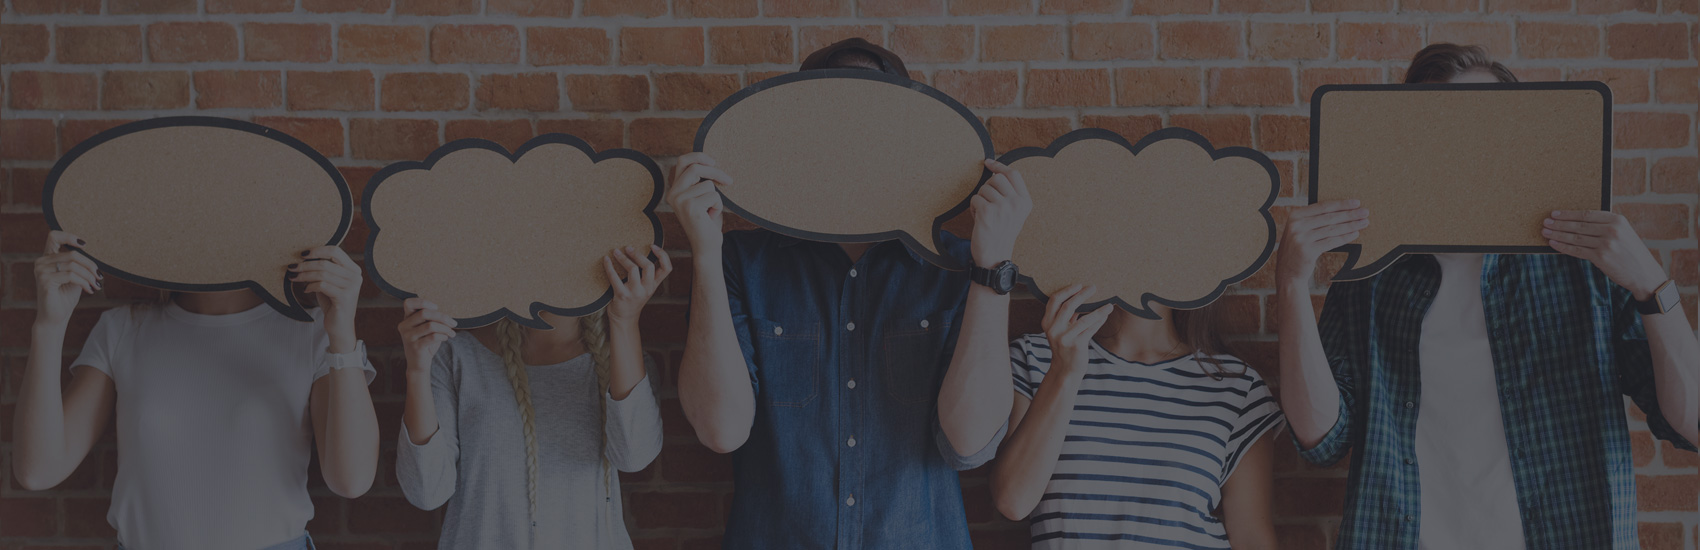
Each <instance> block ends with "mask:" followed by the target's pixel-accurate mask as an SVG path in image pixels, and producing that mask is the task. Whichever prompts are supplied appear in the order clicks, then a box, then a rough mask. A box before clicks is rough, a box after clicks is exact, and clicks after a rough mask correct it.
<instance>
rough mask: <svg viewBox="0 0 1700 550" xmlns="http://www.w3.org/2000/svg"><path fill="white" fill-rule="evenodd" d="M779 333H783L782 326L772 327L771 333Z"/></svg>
mask: <svg viewBox="0 0 1700 550" xmlns="http://www.w3.org/2000/svg"><path fill="white" fill-rule="evenodd" d="M781 334H785V328H784V327H773V335H774V336H779V335H781Z"/></svg>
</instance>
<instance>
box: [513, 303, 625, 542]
mask: <svg viewBox="0 0 1700 550" xmlns="http://www.w3.org/2000/svg"><path fill="white" fill-rule="evenodd" d="M578 326H579V341H580V342H581V343H582V344H584V349H585V351H586V352H589V353H590V358H591V360H592V361H594V362H595V364H596V392H597V393H596V406H597V409H598V410H599V411H600V412H599V413H598V416H599V417H600V418H601V420H602V422H607V421H608V400H607V398H606V397H604V396H606V395H607V394H608V368H609V367H608V322H607V318H606V317H604V316H603V314H602V312H601V311H598V312H596V313H592V314H590V315H586V316H584V317H581V318H579V323H578ZM496 338H497V342H498V346H499V347H500V348H501V355H502V364H503V366H505V367H507V372H508V383H509V384H511V385H512V386H513V388H514V401H515V402H517V403H519V418H520V422H521V423H522V424H523V427H522V429H523V431H524V433H525V494H526V497H527V498H528V499H529V501H530V508H529V510H530V513H531V523H532V525H536V522H537V428H536V426H537V418H536V416H537V415H536V413H535V412H534V411H533V409H532V406H531V382H530V380H528V379H527V378H526V374H525V360H524V359H523V358H522V357H521V354H522V350H523V349H524V346H525V328H524V327H521V326H520V325H519V323H515V322H513V321H510V320H508V319H502V320H501V321H498V322H496ZM601 433H602V442H601V445H598V446H597V447H598V448H599V449H600V448H603V447H606V446H607V445H608V431H607V430H601ZM613 477H614V474H613V471H612V468H610V464H609V462H608V454H607V453H606V452H603V453H602V482H603V484H604V485H605V486H606V487H607V488H608V490H609V491H610V492H612V490H613Z"/></svg>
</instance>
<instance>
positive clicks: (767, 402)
mask: <svg viewBox="0 0 1700 550" xmlns="http://www.w3.org/2000/svg"><path fill="white" fill-rule="evenodd" d="M944 238H945V246H944V249H943V250H941V251H940V252H941V253H943V254H944V255H947V256H950V257H952V258H956V259H958V260H959V261H961V262H963V263H964V264H966V263H967V262H968V261H970V257H969V252H968V242H967V241H965V240H962V239H959V238H956V237H955V236H953V235H950V234H949V233H945V234H944ZM723 254H724V257H723V260H724V266H725V272H726V290H727V295H728V297H729V298H730V299H731V309H732V323H733V325H735V326H736V329H737V333H738V344H739V347H741V348H743V351H744V360H745V361H746V362H747V363H748V365H749V368H750V384H751V385H752V386H754V389H755V398H756V412H755V421H754V425H753V426H751V429H750V436H749V440H747V441H746V442H745V443H744V445H743V446H742V447H739V448H738V450H737V451H735V452H734V453H733V455H732V462H733V472H734V480H735V483H736V491H735V494H734V495H733V499H732V512H731V518H730V520H729V524H728V525H727V526H726V536H725V539H724V546H725V547H726V548H728V549H743V548H762V549H767V548H787V549H804V548H881V549H902V548H917V549H919V548H926V549H935V548H968V547H970V543H969V539H968V526H967V520H966V518H965V517H964V515H963V507H962V493H961V488H960V486H959V485H958V481H957V474H956V472H957V470H965V469H969V468H973V467H975V466H979V465H980V464H983V463H985V462H986V461H988V460H990V459H991V458H992V455H993V453H995V452H996V450H997V446H998V443H999V442H1000V441H1001V440H1002V439H1003V435H1004V431H1005V430H999V432H998V434H997V435H996V436H995V437H994V438H993V439H992V441H991V442H990V443H988V444H987V445H986V446H985V448H984V449H982V450H980V451H978V452H976V453H975V454H974V455H973V456H959V455H957V454H956V452H955V451H954V450H953V449H952V447H951V446H950V443H949V442H948V441H947V440H946V439H945V436H944V433H943V432H942V430H941V428H940V426H939V420H938V407H937V401H938V393H939V387H940V384H941V383H942V382H943V380H944V374H945V370H946V369H947V368H949V365H950V357H951V354H952V353H954V351H955V348H956V337H957V333H958V330H959V328H960V327H961V326H962V312H963V307H964V305H965V303H966V301H967V297H968V288H969V286H968V285H969V284H971V283H970V282H969V280H968V275H967V273H966V272H953V271H947V270H944V269H941V268H939V267H936V266H933V265H932V264H929V263H927V262H926V261H924V260H923V259H922V258H921V257H920V256H918V255H916V254H914V253H913V252H911V251H910V250H909V249H907V248H905V247H904V246H903V244H902V243H899V242H895V241H891V242H883V243H879V244H876V245H874V246H873V247H872V248H870V249H869V250H868V252H867V253H866V254H864V255H863V256H862V257H861V258H860V259H858V260H857V261H856V262H855V263H851V262H850V258H849V256H847V255H845V254H844V252H843V250H841V249H840V248H839V247H838V245H836V244H830V243H819V242H810V241H803V240H800V239H795V238H791V237H787V236H783V235H779V234H777V233H772V232H768V231H762V230H754V231H734V232H730V233H727V234H726V241H725V245H724V247H723ZM1005 428H1006V429H1007V426H1005Z"/></svg>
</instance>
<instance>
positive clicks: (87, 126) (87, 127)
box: [59, 119, 133, 151]
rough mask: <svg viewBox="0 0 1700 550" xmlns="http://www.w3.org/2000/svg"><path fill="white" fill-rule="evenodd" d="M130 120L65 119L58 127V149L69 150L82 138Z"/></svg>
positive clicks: (81, 140)
mask: <svg viewBox="0 0 1700 550" xmlns="http://www.w3.org/2000/svg"><path fill="white" fill-rule="evenodd" d="M130 122H133V121H132V120H128V119H108V120H90V119H70V120H66V121H65V123H64V124H63V125H61V126H60V128H59V149H60V150H64V151H69V150H71V148H72V147H75V146H76V145H77V144H78V143H82V142H83V140H86V139H88V138H91V137H94V136H95V134H99V133H101V132H105V131H107V130H110V129H112V128H116V127H118V126H121V125H124V124H127V123H130Z"/></svg>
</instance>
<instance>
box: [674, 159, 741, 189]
mask: <svg viewBox="0 0 1700 550" xmlns="http://www.w3.org/2000/svg"><path fill="white" fill-rule="evenodd" d="M704 181H708V182H712V183H714V184H717V185H728V184H731V183H732V176H728V175H726V172H724V171H721V170H720V169H719V168H715V167H713V166H708V165H703V164H694V165H691V167H690V168H688V169H686V170H685V171H684V172H682V173H680V174H679V181H677V182H675V185H678V186H681V187H688V186H693V185H696V184H699V183H702V182H704Z"/></svg>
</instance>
